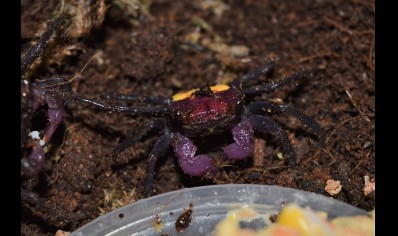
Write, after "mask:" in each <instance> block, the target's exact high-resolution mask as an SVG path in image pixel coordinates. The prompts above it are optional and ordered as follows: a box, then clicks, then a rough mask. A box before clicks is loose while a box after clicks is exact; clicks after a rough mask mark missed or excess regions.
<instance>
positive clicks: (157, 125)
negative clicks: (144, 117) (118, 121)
mask: <svg viewBox="0 0 398 236" xmlns="http://www.w3.org/2000/svg"><path fill="white" fill-rule="evenodd" d="M165 127H166V124H165V122H164V121H163V120H161V119H153V120H150V121H148V122H147V123H145V124H144V125H143V126H141V127H139V128H138V129H137V130H135V131H134V132H133V133H132V134H131V135H129V136H128V137H127V138H126V139H125V140H124V141H123V142H121V143H119V144H118V145H117V146H116V147H115V148H114V149H113V152H112V156H116V155H118V154H120V153H121V152H123V151H124V150H126V149H127V148H128V147H130V146H131V145H133V144H134V143H136V142H137V141H139V140H141V139H142V138H143V137H144V136H146V135H147V134H148V133H149V132H156V131H162V132H163V130H164V129H165Z"/></svg>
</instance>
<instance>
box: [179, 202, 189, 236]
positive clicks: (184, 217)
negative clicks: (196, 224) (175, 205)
mask: <svg viewBox="0 0 398 236" xmlns="http://www.w3.org/2000/svg"><path fill="white" fill-rule="evenodd" d="M192 211H193V204H192V203H189V208H188V209H187V210H185V209H184V212H183V213H182V214H181V215H180V216H179V217H178V219H177V221H176V223H175V226H176V230H177V231H178V232H182V231H184V230H186V229H187V228H188V226H189V224H190V223H191V220H192Z"/></svg>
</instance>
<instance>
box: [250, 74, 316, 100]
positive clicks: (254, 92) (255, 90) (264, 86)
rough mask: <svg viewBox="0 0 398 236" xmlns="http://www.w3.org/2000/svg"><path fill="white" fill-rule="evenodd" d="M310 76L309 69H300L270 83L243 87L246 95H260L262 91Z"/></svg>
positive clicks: (271, 89) (273, 89)
mask: <svg viewBox="0 0 398 236" xmlns="http://www.w3.org/2000/svg"><path fill="white" fill-rule="evenodd" d="M310 76H311V70H301V71H299V72H296V73H293V74H291V75H289V76H288V77H286V78H284V79H282V80H279V81H276V82H271V83H264V84H261V85H256V86H251V87H248V88H245V89H243V91H244V93H245V94H246V95H260V94H263V93H270V92H273V91H275V90H277V89H278V88H281V87H283V86H285V85H288V84H291V83H293V82H295V81H298V80H302V79H305V78H308V77H310Z"/></svg>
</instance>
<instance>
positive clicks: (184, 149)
mask: <svg viewBox="0 0 398 236" xmlns="http://www.w3.org/2000/svg"><path fill="white" fill-rule="evenodd" d="M171 143H172V145H173V148H174V152H175V153H176V155H177V157H178V163H179V164H180V166H181V169H182V170H183V171H184V173H186V174H188V175H191V176H203V175H206V174H208V173H209V174H213V172H214V171H215V170H216V168H215V167H214V165H213V163H212V161H211V158H210V156H209V155H205V154H201V155H196V156H195V153H196V151H197V150H198V148H197V147H196V146H195V145H194V144H193V142H192V141H191V140H190V139H188V138H187V137H185V136H183V135H181V134H180V133H173V138H172V141H171Z"/></svg>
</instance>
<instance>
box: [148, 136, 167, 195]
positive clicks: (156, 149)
mask: <svg viewBox="0 0 398 236" xmlns="http://www.w3.org/2000/svg"><path fill="white" fill-rule="evenodd" d="M170 141H171V134H164V135H162V136H161V137H160V138H159V139H158V140H157V141H156V143H155V145H154V146H153V148H152V151H151V153H150V154H149V157H148V160H147V168H146V176H145V190H144V196H145V197H150V196H151V195H152V191H153V177H154V172H155V165H156V161H157V159H158V158H159V157H160V156H163V155H164V153H165V152H166V150H167V148H168V147H169V146H170Z"/></svg>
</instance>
